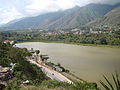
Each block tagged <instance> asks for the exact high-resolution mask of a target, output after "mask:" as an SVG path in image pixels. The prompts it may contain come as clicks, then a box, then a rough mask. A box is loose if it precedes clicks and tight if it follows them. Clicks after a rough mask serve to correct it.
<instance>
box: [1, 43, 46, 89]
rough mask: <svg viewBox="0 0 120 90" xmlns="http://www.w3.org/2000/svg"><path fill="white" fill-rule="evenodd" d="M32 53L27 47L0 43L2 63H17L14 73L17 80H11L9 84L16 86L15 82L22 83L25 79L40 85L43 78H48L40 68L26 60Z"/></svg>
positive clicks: (4, 64) (8, 64)
mask: <svg viewBox="0 0 120 90" xmlns="http://www.w3.org/2000/svg"><path fill="white" fill-rule="evenodd" d="M30 55H31V54H30V53H29V52H27V51H26V49H20V48H14V47H12V45H10V44H4V43H0V65H1V66H3V67H10V64H11V63H16V65H15V67H14V73H13V75H14V77H15V78H16V80H15V81H10V84H8V86H9V85H10V87H11V86H13V87H14V84H15V83H14V82H16V83H19V84H20V83H21V82H22V81H25V80H29V81H30V83H31V84H32V85H39V84H40V83H41V82H42V81H43V80H46V79H47V77H46V76H45V75H44V74H43V72H42V71H41V69H40V68H38V67H37V66H35V65H33V64H30V63H29V62H28V61H27V60H26V56H30ZM12 82H13V83H12ZM18 86H19V85H18ZM10 87H9V88H10ZM11 88H12V87H11Z"/></svg>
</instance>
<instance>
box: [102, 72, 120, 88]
mask: <svg viewBox="0 0 120 90" xmlns="http://www.w3.org/2000/svg"><path fill="white" fill-rule="evenodd" d="M103 77H104V79H105V80H106V82H107V84H106V83H104V82H102V81H100V83H101V84H102V86H103V87H104V88H105V89H106V90H120V78H119V75H118V73H117V72H116V73H115V74H112V78H113V82H114V84H113V83H112V82H110V81H109V79H107V77H106V76H103Z"/></svg>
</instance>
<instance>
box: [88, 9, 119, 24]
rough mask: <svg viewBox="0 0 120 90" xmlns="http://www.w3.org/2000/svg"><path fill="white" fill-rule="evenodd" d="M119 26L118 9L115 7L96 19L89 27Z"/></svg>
mask: <svg viewBox="0 0 120 90" xmlns="http://www.w3.org/2000/svg"><path fill="white" fill-rule="evenodd" d="M118 24H120V7H117V8H115V9H113V10H112V11H110V12H109V13H107V14H106V15H104V16H103V17H102V18H98V19H96V20H94V21H92V22H90V23H88V25H89V26H101V25H118Z"/></svg>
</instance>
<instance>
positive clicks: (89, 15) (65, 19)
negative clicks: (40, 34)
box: [6, 4, 119, 30]
mask: <svg viewBox="0 0 120 90" xmlns="http://www.w3.org/2000/svg"><path fill="white" fill-rule="evenodd" d="M117 6H119V4H117V5H114V6H112V5H106V4H89V5H86V6H84V7H78V6H75V7H74V8H71V9H68V10H65V11H57V12H51V13H47V14H42V15H39V16H35V17H28V18H24V19H22V20H19V21H17V22H14V23H12V24H9V25H7V26H6V28H7V29H27V28H34V29H50V30H51V29H67V28H75V27H78V26H80V25H84V24H86V23H88V22H90V21H92V20H94V19H96V18H98V17H102V16H104V15H105V14H106V13H108V12H109V11H111V10H112V9H113V8H115V7H117Z"/></svg>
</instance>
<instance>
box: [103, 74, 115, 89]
mask: <svg viewBox="0 0 120 90" xmlns="http://www.w3.org/2000/svg"><path fill="white" fill-rule="evenodd" d="M103 77H104V78H105V80H106V81H107V83H108V85H109V86H110V87H111V89H112V90H114V88H113V86H112V84H111V83H110V82H109V80H108V79H107V78H106V77H105V76H104V75H103Z"/></svg>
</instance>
